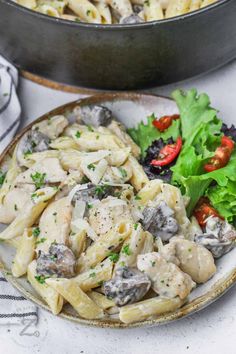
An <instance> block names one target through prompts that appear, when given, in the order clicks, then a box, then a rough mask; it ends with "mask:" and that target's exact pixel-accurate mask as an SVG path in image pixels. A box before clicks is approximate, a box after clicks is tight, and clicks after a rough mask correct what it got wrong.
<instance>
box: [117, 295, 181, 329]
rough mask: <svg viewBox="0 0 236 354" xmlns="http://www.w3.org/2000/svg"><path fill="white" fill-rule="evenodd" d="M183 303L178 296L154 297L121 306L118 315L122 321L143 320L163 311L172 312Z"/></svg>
mask: <svg viewBox="0 0 236 354" xmlns="http://www.w3.org/2000/svg"><path fill="white" fill-rule="evenodd" d="M183 303H184V301H182V300H180V299H179V298H175V299H165V298H161V297H154V298H151V299H148V300H143V301H140V302H137V303H135V304H132V305H127V306H123V307H121V308H120V315H119V317H120V320H121V321H122V322H124V323H133V322H137V321H144V320H146V319H148V318H149V317H152V316H159V315H162V314H164V313H168V312H173V311H175V310H177V309H178V308H179V307H181V306H182V305H183Z"/></svg>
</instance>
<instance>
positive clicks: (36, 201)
mask: <svg viewBox="0 0 236 354" xmlns="http://www.w3.org/2000/svg"><path fill="white" fill-rule="evenodd" d="M55 194H56V190H55V189H54V188H52V187H46V188H42V189H39V190H37V191H36V192H35V193H33V194H32V195H31V201H30V202H29V203H28V204H27V205H26V207H25V208H24V209H23V210H22V211H21V212H20V213H19V214H18V215H17V217H16V218H15V219H14V221H13V222H12V223H11V224H10V225H9V226H8V227H7V228H6V229H5V230H4V231H2V232H1V233H0V239H2V240H7V239H11V238H14V237H17V236H21V235H22V234H23V232H24V229H25V228H29V227H31V226H32V225H34V223H35V221H36V220H37V218H38V217H39V215H40V214H41V213H42V211H43V210H44V209H45V208H46V206H47V204H48V202H49V200H50V199H51V198H52V197H53V196H54V195H55Z"/></svg>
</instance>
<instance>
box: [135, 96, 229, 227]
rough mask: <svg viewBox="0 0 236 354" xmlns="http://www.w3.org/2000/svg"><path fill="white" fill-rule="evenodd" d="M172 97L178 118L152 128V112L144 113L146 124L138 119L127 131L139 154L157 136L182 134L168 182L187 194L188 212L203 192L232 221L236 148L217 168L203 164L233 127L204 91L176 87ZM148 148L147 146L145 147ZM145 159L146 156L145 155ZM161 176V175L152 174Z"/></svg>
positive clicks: (173, 136) (143, 152)
mask: <svg viewBox="0 0 236 354" xmlns="http://www.w3.org/2000/svg"><path fill="white" fill-rule="evenodd" d="M172 97H173V98H174V100H175V101H176V104H177V106H178V108H179V113H180V119H179V120H175V121H173V123H172V125H171V126H170V127H169V128H168V129H167V130H165V131H164V132H163V133H161V132H160V131H158V129H156V128H154V126H153V124H152V122H153V120H154V119H156V118H155V115H154V114H152V115H151V116H150V117H148V122H147V124H144V123H143V122H141V123H140V124H139V125H138V127H137V128H136V129H129V134H130V135H131V137H132V138H133V139H134V141H135V142H136V143H137V144H138V145H139V146H140V147H141V151H142V158H144V157H145V156H146V151H147V149H148V147H149V146H150V145H151V144H152V143H153V141H156V140H158V139H160V138H162V139H163V140H164V141H167V139H169V138H170V137H172V138H173V140H174V141H175V140H176V139H177V137H178V136H181V137H182V141H183V147H182V150H181V152H180V154H179V156H178V159H177V161H176V163H175V164H174V166H172V167H171V168H170V169H171V171H172V173H173V174H172V179H171V183H172V184H174V185H177V186H178V187H179V188H180V189H181V192H182V194H184V195H187V196H188V197H190V202H189V205H188V207H187V211H188V215H191V214H192V211H193V209H194V207H195V205H196V203H197V202H198V200H199V198H200V197H201V196H203V195H205V196H207V197H208V198H209V199H210V202H211V204H212V206H213V207H214V208H215V209H217V210H218V212H219V213H220V215H222V216H223V217H225V218H226V219H227V220H228V221H229V222H231V223H236V150H234V152H233V154H232V155H231V158H230V161H229V163H228V164H227V165H226V166H225V167H223V168H220V169H218V170H215V171H212V172H206V171H205V170H204V165H205V164H206V163H207V162H208V161H209V159H210V158H211V157H213V156H214V155H215V151H216V148H217V147H219V146H220V145H221V137H222V136H223V133H224V134H225V135H229V136H232V137H233V139H234V137H236V129H235V127H234V126H232V127H231V128H230V129H228V128H227V126H226V125H225V124H223V126H222V121H221V120H220V119H219V118H218V117H217V111H216V110H215V109H214V108H212V107H211V105H210V99H209V97H208V96H207V95H206V94H200V95H198V94H197V91H196V90H195V89H192V90H189V91H187V92H182V91H180V90H176V91H174V92H173V94H172ZM148 151H149V150H148ZM146 160H147V157H146ZM156 178H161V176H158V174H157V176H156Z"/></svg>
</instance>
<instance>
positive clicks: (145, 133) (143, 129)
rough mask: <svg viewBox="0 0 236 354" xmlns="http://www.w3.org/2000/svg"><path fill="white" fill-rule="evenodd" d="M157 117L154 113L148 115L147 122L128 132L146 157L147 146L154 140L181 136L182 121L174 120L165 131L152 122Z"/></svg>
mask: <svg viewBox="0 0 236 354" xmlns="http://www.w3.org/2000/svg"><path fill="white" fill-rule="evenodd" d="M155 119H156V117H155V115H154V113H153V114H152V115H151V116H149V117H147V123H146V124H145V123H144V122H143V121H142V122H141V123H139V124H138V126H137V127H136V128H130V129H128V130H127V131H128V133H129V135H130V136H131V138H132V139H133V140H134V141H135V142H136V144H138V145H139V147H140V149H141V154H142V157H145V155H146V150H147V148H148V147H149V146H150V145H151V144H152V142H153V141H155V140H158V139H160V138H162V139H163V140H164V141H166V140H167V139H169V138H171V137H172V138H173V139H174V140H176V139H177V138H178V136H180V121H179V120H175V121H173V123H172V125H171V126H170V127H169V128H168V129H167V130H166V131H164V132H163V133H161V132H160V131H159V130H158V129H156V128H155V127H154V126H153V124H152V122H153V121H154V120H155Z"/></svg>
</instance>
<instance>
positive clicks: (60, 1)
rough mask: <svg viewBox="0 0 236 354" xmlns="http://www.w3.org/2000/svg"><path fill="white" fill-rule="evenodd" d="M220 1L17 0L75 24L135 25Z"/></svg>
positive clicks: (21, 3)
mask: <svg viewBox="0 0 236 354" xmlns="http://www.w3.org/2000/svg"><path fill="white" fill-rule="evenodd" d="M217 1H218V0H118V1H117V0H91V1H89V0H16V2H17V3H18V4H20V5H22V6H25V7H27V8H29V9H31V10H34V11H38V12H40V13H42V14H45V15H49V16H53V17H59V18H62V19H65V20H70V21H75V22H87V23H99V24H117V23H120V24H135V23H142V22H146V21H156V20H163V19H165V18H170V17H174V16H180V15H183V14H186V13H189V12H191V11H196V10H199V9H201V8H203V7H205V6H208V5H210V4H213V3H215V2H217Z"/></svg>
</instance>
